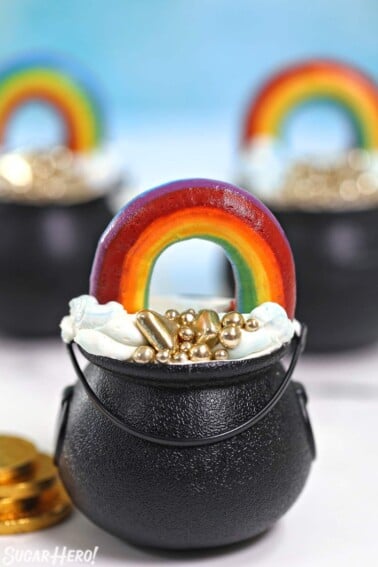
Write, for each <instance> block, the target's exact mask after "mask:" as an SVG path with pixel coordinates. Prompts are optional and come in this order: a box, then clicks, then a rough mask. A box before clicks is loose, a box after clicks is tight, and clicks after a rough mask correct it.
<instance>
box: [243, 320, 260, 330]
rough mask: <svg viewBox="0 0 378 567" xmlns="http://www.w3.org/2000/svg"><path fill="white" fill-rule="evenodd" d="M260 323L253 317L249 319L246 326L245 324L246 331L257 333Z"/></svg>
mask: <svg viewBox="0 0 378 567" xmlns="http://www.w3.org/2000/svg"><path fill="white" fill-rule="evenodd" d="M259 326H260V325H259V322H258V321H257V319H254V318H253V317H252V318H251V319H247V320H246V322H245V324H244V329H245V330H246V331H249V332H253V331H257V329H258V328H259Z"/></svg>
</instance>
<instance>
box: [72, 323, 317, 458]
mask: <svg viewBox="0 0 378 567" xmlns="http://www.w3.org/2000/svg"><path fill="white" fill-rule="evenodd" d="M306 335H307V328H306V326H304V325H302V327H301V332H300V334H299V335H295V336H294V338H293V341H292V344H293V355H292V358H291V361H290V364H289V366H288V369H287V371H286V374H285V376H284V379H283V381H282V383H281V384H280V386H279V387H278V388H277V390H276V392H275V393H274V395H273V397H272V398H271V399H270V400H269V402H268V403H267V404H266V405H265V406H264V407H263V408H262V409H261V410H260V411H259V412H257V413H256V415H254V416H253V417H251V418H250V419H248V420H247V421H245V422H244V423H242V424H241V425H238V426H237V427H234V428H233V429H229V430H228V431H224V432H222V433H217V434H215V435H210V436H209V437H197V438H191V439H189V438H188V439H173V438H171V439H169V438H168V439H165V438H162V437H158V436H155V435H149V434H148V433H143V432H140V431H137V430H135V429H133V428H132V427H130V426H128V425H126V424H125V423H124V422H123V421H122V420H121V419H119V418H118V417H116V416H115V415H113V413H112V412H111V411H110V410H109V409H108V408H107V407H106V406H105V405H104V404H103V402H102V401H101V400H100V398H99V397H98V396H97V394H96V393H95V392H94V391H93V390H92V388H91V386H90V384H89V383H88V381H87V379H86V377H85V375H84V372H83V371H82V369H81V368H80V365H79V363H78V361H77V358H76V356H75V352H74V349H73V343H70V344H68V345H67V348H68V352H69V355H70V358H71V361H72V364H73V366H74V369H75V371H76V374H77V377H78V378H79V380H80V382H81V384H82V386H83V388H84V390H85V392H86V393H87V395H88V397H89V398H90V399H91V400H92V402H93V403H94V405H95V406H96V407H97V409H98V410H99V411H100V412H101V413H102V414H103V415H105V416H106V417H107V418H109V419H110V420H111V421H112V422H113V424H114V425H116V426H117V427H119V428H120V429H123V431H125V432H126V433H128V434H129V435H133V436H134V437H138V438H139V439H143V440H144V441H149V442H150V443H155V444H158V445H165V446H167V447H201V446H204V445H211V444H213V443H219V442H220V441H224V440H226V439H230V438H231V437H234V436H235V435H238V434H239V433H243V432H244V431H246V430H247V429H249V428H250V427H252V426H253V425H256V423H258V422H259V421H260V420H261V419H263V418H264V417H265V416H266V415H268V413H269V412H270V411H271V410H272V409H273V408H274V406H275V405H276V404H277V402H278V401H279V400H280V399H281V397H282V396H283V394H284V392H285V390H286V388H287V387H288V385H289V382H290V378H291V376H292V374H293V371H294V368H295V366H296V364H297V362H298V359H299V356H300V354H301V352H302V351H303V349H304V346H305V343H306Z"/></svg>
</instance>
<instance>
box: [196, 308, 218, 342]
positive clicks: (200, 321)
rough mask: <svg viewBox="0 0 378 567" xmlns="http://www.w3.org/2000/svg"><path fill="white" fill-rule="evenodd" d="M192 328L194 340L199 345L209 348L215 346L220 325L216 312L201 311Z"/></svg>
mask: <svg viewBox="0 0 378 567" xmlns="http://www.w3.org/2000/svg"><path fill="white" fill-rule="evenodd" d="M193 327H194V329H195V331H196V340H197V342H198V343H199V344H208V345H209V346H210V347H213V346H215V345H216V344H217V342H218V333H219V331H220V328H221V324H220V321H219V315H218V313H217V312H216V311H212V310H207V309H203V310H201V311H200V312H199V314H198V316H197V319H196V321H195V323H194V325H193Z"/></svg>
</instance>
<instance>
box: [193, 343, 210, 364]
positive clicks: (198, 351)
mask: <svg viewBox="0 0 378 567" xmlns="http://www.w3.org/2000/svg"><path fill="white" fill-rule="evenodd" d="M190 360H191V361H192V362H206V361H208V360H211V350H210V348H209V347H208V346H207V345H205V344H204V345H194V346H193V347H192V348H191V349H190Z"/></svg>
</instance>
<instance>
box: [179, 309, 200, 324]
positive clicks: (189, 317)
mask: <svg viewBox="0 0 378 567" xmlns="http://www.w3.org/2000/svg"><path fill="white" fill-rule="evenodd" d="M195 319H196V314H195V311H194V309H187V310H186V311H184V312H183V313H181V315H180V322H181V324H182V325H189V326H190V325H192V324H193V323H194V321H195Z"/></svg>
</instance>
